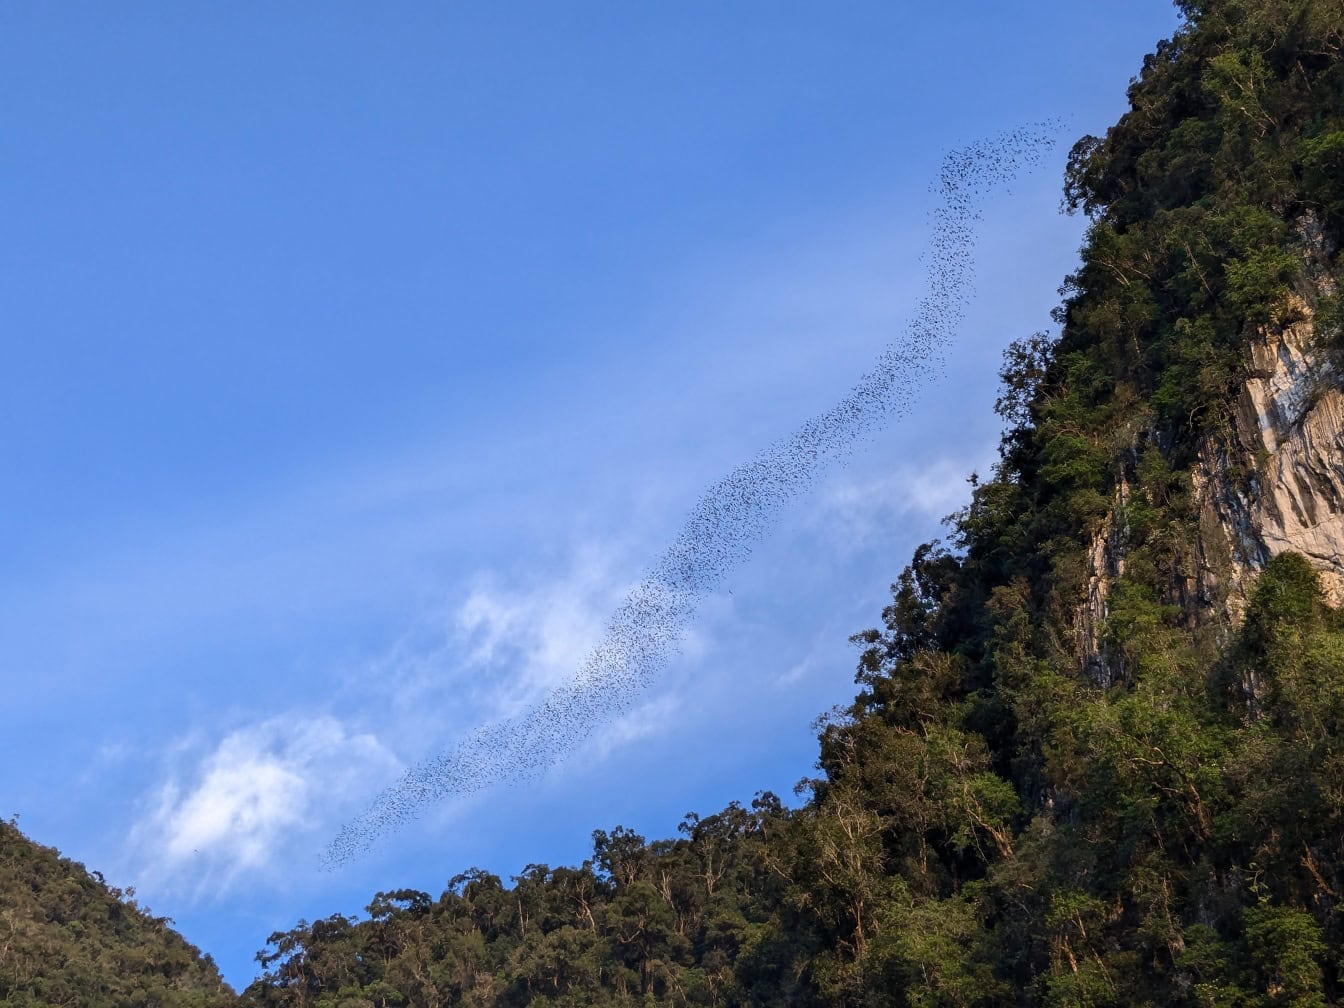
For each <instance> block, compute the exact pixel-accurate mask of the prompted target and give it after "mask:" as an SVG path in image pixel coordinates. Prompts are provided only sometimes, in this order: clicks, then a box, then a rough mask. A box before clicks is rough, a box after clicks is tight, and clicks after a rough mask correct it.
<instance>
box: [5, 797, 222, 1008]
mask: <svg viewBox="0 0 1344 1008" xmlns="http://www.w3.org/2000/svg"><path fill="white" fill-rule="evenodd" d="M134 896H135V893H134V892H130V891H123V890H121V889H116V888H113V887H111V886H109V885H107V883H106V882H105V881H104V880H103V878H102V876H101V875H99V874H98V873H97V872H94V873H93V874H90V873H89V872H87V871H85V870H84V866H83V865H80V864H76V863H75V862H73V861H71V860H69V859H68V858H63V857H61V856H60V854H59V853H58V852H56V851H55V850H52V849H51V848H50V847H42V846H39V845H38V844H35V843H33V842H32V841H30V840H29V839H28V838H27V837H25V836H24V835H23V834H22V833H21V832H19V829H18V826H17V825H16V824H15V823H14V822H12V821H10V822H5V821H0V1003H3V1004H6V1005H15V1006H16V1008H48V1006H51V1005H67V1006H70V1008H223V1006H225V1005H232V1004H234V1003H235V998H234V994H233V992H232V991H231V990H229V988H228V987H226V986H225V984H224V981H223V980H222V979H221V978H220V975H219V971H218V970H217V969H215V965H214V963H213V962H212V961H211V960H210V957H209V956H206V957H204V958H202V956H201V954H200V952H199V951H198V950H197V949H195V948H193V947H192V946H191V945H189V944H188V943H187V942H186V941H184V940H183V938H182V937H181V935H179V934H177V932H175V931H174V930H173V929H172V927H171V926H170V925H171V923H172V922H171V921H169V920H168V919H167V918H165V917H155V916H153V915H151V914H150V913H149V911H148V910H146V909H145V908H144V907H140V906H137V905H136V903H135V900H134Z"/></svg>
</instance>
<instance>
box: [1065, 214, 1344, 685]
mask: <svg viewBox="0 0 1344 1008" xmlns="http://www.w3.org/2000/svg"><path fill="white" fill-rule="evenodd" d="M1299 233H1300V235H1301V236H1302V239H1303V249H1304V263H1305V269H1304V272H1303V277H1302V280H1301V282H1300V284H1299V289H1298V290H1297V291H1296V292H1295V293H1294V294H1293V295H1292V296H1291V297H1290V298H1289V301H1288V304H1287V305H1286V306H1285V312H1284V315H1285V317H1286V318H1285V321H1283V322H1281V323H1280V324H1278V325H1273V326H1264V327H1260V328H1258V329H1257V330H1256V331H1255V332H1254V333H1253V334H1252V335H1251V338H1250V340H1249V351H1248V361H1247V367H1246V373H1245V378H1244V380H1243V381H1242V382H1241V384H1240V388H1239V389H1238V391H1237V394H1236V397H1235V400H1234V402H1233V405H1232V408H1231V410H1230V415H1229V421H1228V423H1227V424H1225V425H1224V426H1223V427H1222V428H1221V429H1219V430H1218V431H1216V432H1213V433H1210V434H1207V435H1205V436H1204V437H1203V438H1202V439H1201V441H1200V444H1199V449H1198V452H1197V456H1196V460H1195V463H1194V465H1193V467H1192V468H1191V471H1190V479H1191V486H1192V490H1193V493H1194V500H1195V505H1196V508H1197V513H1198V531H1197V535H1196V536H1195V541H1194V555H1193V564H1192V568H1191V569H1190V570H1189V571H1187V572H1186V577H1185V578H1184V579H1183V583H1180V584H1177V585H1174V586H1173V589H1174V592H1173V593H1174V595H1175V597H1176V599H1177V600H1178V601H1179V602H1180V603H1181V604H1182V607H1183V608H1184V609H1185V611H1186V613H1187V614H1188V616H1189V618H1190V621H1191V623H1192V624H1198V625H1204V626H1211V627H1214V628H1215V629H1216V630H1217V631H1218V635H1219V636H1220V637H1222V636H1225V634H1226V632H1227V631H1229V630H1230V629H1232V628H1233V627H1235V626H1237V625H1238V624H1239V623H1240V620H1241V617H1242V614H1243V613H1244V612H1245V607H1246V603H1247V600H1248V598H1249V594H1250V591H1251V589H1252V587H1253V585H1254V582H1255V578H1256V575H1257V573H1258V572H1259V571H1260V570H1261V569H1262V568H1263V567H1264V565H1265V563H1266V562H1267V561H1268V560H1269V559H1270V558H1272V557H1274V556H1276V555H1278V554H1280V553H1284V552H1288V551H1292V552H1296V553H1301V554H1302V555H1303V556H1305V557H1307V558H1308V559H1309V560H1310V561H1311V563H1312V565H1313V566H1314V567H1315V568H1316V570H1317V572H1318V573H1319V574H1320V576H1321V581H1322V584H1323V586H1324V588H1325V590H1326V593H1327V597H1328V598H1329V600H1330V602H1331V603H1332V604H1334V605H1339V604H1341V603H1344V375H1342V374H1341V373H1340V371H1339V369H1338V366H1337V363H1336V362H1335V360H1333V359H1332V356H1331V354H1330V353H1329V352H1328V351H1327V350H1326V349H1325V348H1324V345H1323V337H1324V336H1327V335H1329V334H1324V333H1319V332H1317V327H1316V325H1315V322H1314V316H1313V311H1312V308H1311V305H1312V304H1315V303H1317V302H1318V301H1319V299H1320V298H1321V297H1323V296H1327V295H1330V294H1332V293H1334V291H1335V289H1336V282H1335V280H1334V279H1333V277H1332V276H1331V274H1330V272H1329V267H1328V264H1329V262H1330V254H1331V252H1332V251H1333V250H1332V249H1330V248H1328V247H1327V246H1326V245H1325V243H1324V241H1323V239H1322V238H1321V236H1320V231H1319V229H1318V228H1316V227H1315V226H1314V222H1312V221H1310V220H1308V221H1306V222H1304V223H1303V224H1302V225H1300V227H1299ZM1131 492H1132V491H1131V488H1130V487H1129V485H1128V484H1127V482H1125V481H1124V480H1123V479H1122V481H1121V483H1120V485H1119V487H1118V488H1117V490H1116V494H1115V503H1114V506H1113V508H1112V511H1111V513H1110V514H1109V515H1108V516H1107V518H1106V519H1105V521H1104V522H1103V523H1102V525H1101V527H1100V528H1099V529H1098V530H1097V531H1096V532H1095V533H1094V535H1093V536H1092V539H1091V545H1090V548H1089V552H1088V575H1089V577H1088V589H1087V600H1086V602H1085V603H1084V604H1083V605H1082V607H1081V609H1080V612H1079V619H1078V625H1077V632H1078V646H1079V653H1080V657H1081V658H1082V660H1083V663H1084V665H1085V666H1086V668H1087V669H1088V672H1089V674H1090V676H1091V678H1092V679H1093V680H1094V681H1096V682H1098V683H1100V684H1102V685H1107V684H1109V682H1110V681H1111V680H1112V679H1113V678H1114V675H1115V672H1116V669H1115V668H1114V663H1113V661H1111V660H1110V659H1109V658H1108V656H1107V655H1106V653H1105V647H1104V643H1103V637H1104V633H1103V630H1104V626H1105V620H1106V617H1107V613H1108V605H1107V602H1108V597H1109V593H1110V589H1111V586H1112V585H1113V584H1114V582H1115V580H1116V579H1117V578H1119V577H1120V576H1122V575H1123V574H1124V570H1125V550H1126V543H1127V538H1128V533H1127V529H1126V521H1125V505H1126V500H1127V497H1128V495H1129V494H1130V493H1131Z"/></svg>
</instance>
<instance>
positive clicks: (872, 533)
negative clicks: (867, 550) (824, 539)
mask: <svg viewBox="0 0 1344 1008" xmlns="http://www.w3.org/2000/svg"><path fill="white" fill-rule="evenodd" d="M989 468H990V466H989V465H988V464H987V463H985V462H984V461H981V462H980V463H979V464H976V463H974V462H968V461H965V460H956V461H953V460H950V459H938V460H937V461H934V462H932V463H930V464H928V465H925V466H922V467H915V466H900V467H897V468H896V469H894V470H892V471H891V472H889V473H887V474H885V475H882V476H877V477H874V478H871V479H855V478H852V477H851V476H849V474H846V478H841V479H836V480H832V481H831V482H830V484H829V485H828V486H827V487H826V488H825V489H824V491H823V492H822V494H821V495H820V496H819V498H818V503H817V507H816V508H815V509H814V512H813V516H812V522H813V524H815V525H817V526H819V527H821V528H823V529H827V530H828V535H830V536H831V537H833V538H834V539H836V540H837V541H838V542H839V543H840V544H841V545H843V546H844V547H846V548H852V549H860V548H864V547H866V546H867V545H869V544H870V543H871V542H872V541H873V539H874V538H876V537H878V536H880V535H882V534H883V530H884V529H890V528H892V527H893V526H895V525H896V524H897V523H898V522H899V520H900V519H903V518H906V517H908V516H911V515H915V516H919V517H921V518H934V519H941V518H943V517H944V516H946V515H948V514H950V513H952V512H953V511H955V510H956V509H957V508H959V507H961V506H962V505H963V504H965V503H967V502H968V501H969V500H970V496H971V488H970V485H969V483H968V482H967V478H968V477H969V476H970V474H971V473H972V472H981V473H983V472H987V471H988V470H989Z"/></svg>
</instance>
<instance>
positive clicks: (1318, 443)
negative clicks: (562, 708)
mask: <svg viewBox="0 0 1344 1008" xmlns="http://www.w3.org/2000/svg"><path fill="white" fill-rule="evenodd" d="M1179 6H1180V7H1181V10H1182V11H1183V13H1184V15H1185V24H1184V26H1183V27H1182V28H1181V30H1180V31H1179V32H1178V33H1177V34H1176V35H1175V36H1174V37H1173V38H1172V39H1171V40H1169V41H1166V42H1163V43H1161V44H1160V45H1159V46H1158V48H1157V50H1156V52H1155V53H1153V54H1152V55H1150V56H1149V57H1148V58H1147V59H1146V60H1145V61H1144V64H1143V67H1142V71H1141V73H1140V75H1139V76H1138V77H1137V78H1136V79H1135V81H1134V82H1133V84H1132V86H1131V88H1130V92H1129V100H1130V110H1129V111H1128V112H1127V113H1126V114H1125V115H1124V116H1123V117H1122V118H1121V119H1120V120H1119V121H1118V122H1117V123H1116V124H1115V125H1114V126H1113V127H1112V128H1111V129H1110V130H1109V131H1108V132H1107V133H1106V135H1105V136H1104V137H1099V138H1092V137H1088V138H1084V139H1083V140H1081V141H1080V142H1079V143H1078V144H1077V145H1076V146H1075V147H1074V149H1073V152H1072V155H1071V157H1070V159H1069V167H1068V171H1067V177H1066V179H1065V187H1064V188H1065V203H1066V206H1067V207H1068V208H1069V209H1071V210H1072V211H1074V212H1080V213H1083V214H1086V215H1087V217H1088V219H1089V221H1090V226H1089V229H1088V232H1087V239H1086V242H1085V245H1084V247H1083V249H1082V251H1081V259H1080V263H1079V266H1078V269H1077V271H1076V272H1075V273H1073V274H1072V275H1071V276H1069V277H1067V278H1066V279H1065V281H1064V286H1063V288H1062V289H1061V295H1062V298H1063V300H1062V303H1061V304H1060V306H1059V308H1058V310H1057V312H1056V318H1055V322H1056V325H1057V332H1056V333H1055V334H1040V335H1036V336H1031V337H1028V338H1025V339H1023V340H1020V341H1018V342H1017V343H1015V344H1013V346H1012V347H1011V349H1010V350H1009V351H1008V353H1007V354H1006V355H1005V361H1004V368H1003V386H1002V392H1001V395H1000V398H999V400H998V403H997V408H998V411H999V413H1000V415H1001V416H1002V418H1003V420H1004V423H1005V430H1004V434H1003V439H1002V444H1001V451H1000V459H999V462H998V464H997V467H996V469H995V471H994V473H993V474H992V478H989V479H986V480H984V481H981V482H978V483H977V484H976V485H975V487H974V492H973V497H972V500H971V502H970V504H969V505H968V506H967V507H966V508H965V509H964V510H962V511H960V512H959V513H958V514H956V515H954V516H953V517H952V518H951V519H949V522H948V530H947V534H946V542H945V543H933V544H930V545H927V546H925V547H922V548H921V549H920V550H918V551H917V553H916V555H915V557H914V558H913V560H912V562H911V564H910V566H909V567H908V568H907V569H906V570H905V571H904V572H903V573H902V574H901V575H900V577H899V579H898V580H897V582H896V584H895V585H894V586H893V598H892V601H891V604H890V605H889V606H888V607H887V608H886V609H885V610H884V611H883V613H882V623H881V626H880V627H879V628H876V629H873V630H869V631H866V632H864V633H861V634H859V635H857V636H856V638H855V639H856V642H857V643H858V644H859V645H860V648H861V652H862V653H861V658H860V661H859V667H858V673H857V684H858V687H859V689H858V694H857V696H856V698H855V700H854V702H853V704H852V705H850V706H849V707H848V708H847V709H845V710H843V711H837V712H835V713H834V714H833V715H832V716H830V717H829V718H828V719H827V720H826V721H825V722H824V724H823V725H822V728H821V732H820V755H819V759H818V763H817V767H816V776H815V778H813V779H810V780H808V781H806V782H805V783H804V785H803V786H802V791H801V794H802V797H803V798H804V799H805V800H804V801H803V803H802V804H801V805H800V806H799V807H797V808H794V809H790V808H786V807H785V806H784V805H783V804H782V803H781V802H780V800H779V799H778V798H777V797H776V796H774V795H771V794H768V793H763V794H760V795H758V796H757V797H756V798H755V800H753V801H752V802H751V803H750V804H749V805H739V804H733V805H731V806H729V807H728V808H727V809H725V810H723V811H722V812H719V813H717V814H714V815H706V816H704V817H703V818H701V817H698V816H695V815H689V816H687V817H686V819H685V820H684V821H683V822H682V823H681V825H680V827H679V829H678V831H677V835H676V836H675V838H673V839H666V840H652V841H650V840H647V839H646V838H644V837H641V836H638V835H636V834H633V833H631V832H629V831H627V830H624V829H621V828H616V829H614V830H611V831H609V832H608V831H606V830H598V831H597V832H596V833H595V834H594V850H593V856H592V858H591V859H590V860H589V861H587V862H585V863H584V864H582V865H580V866H578V867H564V868H551V867H548V866H544V865H533V866H530V867H529V868H527V869H526V870H525V871H523V872H522V874H520V875H519V876H517V877H516V878H513V879H511V880H508V881H505V880H502V879H500V878H498V877H496V876H494V875H491V874H489V873H486V872H482V871H468V872H465V873H463V874H460V875H456V876H455V877H453V878H452V879H451V881H450V882H449V884H448V887H447V889H446V891H444V892H443V893H442V894H441V895H439V896H437V897H435V896H433V895H431V894H427V893H422V892H416V891H412V890H399V891H391V892H386V893H381V894H378V895H377V896H375V897H374V898H373V900H372V902H371V903H370V904H369V906H368V908H367V915H366V916H365V917H363V918H361V919H359V920H351V919H348V918H346V917H344V916H341V915H335V916H332V917H329V918H326V919H324V920H320V921H315V922H311V923H309V922H299V924H298V925H297V926H296V927H295V928H294V929H292V930H290V931H288V932H284V933H278V934H275V935H272V936H271V937H270V940H269V943H268V944H267V947H266V949H265V950H264V951H263V952H262V954H261V955H260V956H259V957H258V958H259V962H260V966H261V969H262V970H263V972H262V975H261V976H260V977H259V979H258V980H257V981H256V982H255V983H254V984H253V985H252V986H251V987H249V988H248V989H247V990H246V991H245V992H244V993H243V994H242V995H241V998H240V1001H241V1003H242V1004H245V1005H251V1006H262V1005H276V1006H279V1005H285V1006H290V1005H294V1006H299V1005H306V1006H330V1008H356V1006H379V1008H390V1006H405V1005H415V1006H447V1005H472V1006H500V1008H503V1006H515V1005H517V1006H521V1005H528V1004H532V1005H568V1006H588V1005H597V1006H601V1005H646V1004H670V1005H715V1006H717V1005H724V1006H728V1005H754V1006H767V1005H809V1006H811V1005H818V1006H820V1005H827V1006H869V1005H871V1006H879V1005H883V1006H885V1005H910V1006H989V1005H1002V1006H1010V1005H1051V1006H1066V1005H1068V1006H1074V1005H1077V1006H1084V1005H1087V1006H1103V1005H1116V1006H1119V1005H1149V1006H1159V1005H1162V1006H1166V1005H1175V1006H1191V1008H1193V1006H1214V1005H1217V1006H1245V1008H1262V1006H1263V1008H1268V1006H1277V1005H1283V1006H1293V1008H1308V1006H1318V1005H1328V1004H1337V1003H1340V1002H1341V1001H1342V1000H1344V917H1342V916H1341V911H1344V737H1342V736H1341V730H1342V729H1344V614H1342V613H1341V611H1340V610H1339V609H1338V608H1336V607H1337V606H1338V605H1339V603H1340V602H1341V600H1344V558H1341V555H1340V550H1339V546H1340V544H1341V543H1344V382H1341V379H1340V374H1341V372H1340V366H1341V361H1344V301H1342V300H1341V297H1340V294H1339V291H1338V287H1337V281H1338V279H1339V277H1340V274H1341V271H1342V270H1344V261H1341V255H1340V244H1341V238H1344V0H1257V2H1243V0H1188V2H1183V3H1181V4H1179ZM452 870H455V869H449V871H452ZM447 873H448V872H447V871H446V872H445V874H447ZM0 948H3V938H2V937H0ZM3 954H4V953H0V956H3ZM35 975H36V974H29V977H30V979H29V980H28V981H27V982H29V983H35V982H36V981H34V980H32V979H31V977H32V976H35ZM4 982H5V981H4V979H3V978H0V984H3V983H4ZM4 989H5V988H3V987H2V986H0V990H4ZM11 989H13V988H11ZM31 1003H34V1004H37V1003H46V1001H45V1000H43V998H42V997H37V998H35V999H34V1000H32V1002H31ZM73 1003H77V1002H73ZM88 1003H108V1004H111V1003H121V1002H116V1001H113V1000H105V1001H96V1002H95V1001H89V1002H88ZM128 1003H129V1002H128ZM164 1003H170V1002H164ZM171 1003H176V1002H171ZM184 1003H194V1002H184Z"/></svg>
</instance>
